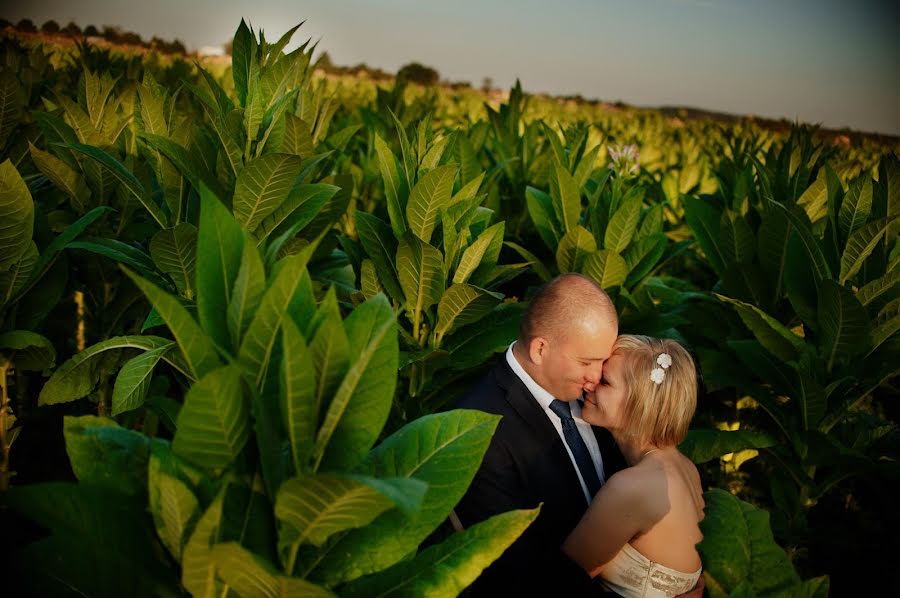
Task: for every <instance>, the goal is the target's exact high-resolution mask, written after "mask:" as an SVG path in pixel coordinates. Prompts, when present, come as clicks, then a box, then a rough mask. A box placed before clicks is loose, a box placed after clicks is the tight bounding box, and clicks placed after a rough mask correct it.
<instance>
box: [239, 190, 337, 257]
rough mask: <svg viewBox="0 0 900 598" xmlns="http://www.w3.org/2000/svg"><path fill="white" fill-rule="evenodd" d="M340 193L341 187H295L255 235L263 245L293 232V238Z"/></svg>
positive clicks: (261, 224) (257, 228)
mask: <svg viewBox="0 0 900 598" xmlns="http://www.w3.org/2000/svg"><path fill="white" fill-rule="evenodd" d="M338 191H340V188H339V187H336V186H334V185H326V184H324V183H316V184H313V185H295V186H294V187H293V188H291V190H290V192H289V193H288V196H287V198H286V199H285V200H284V201H283V202H282V203H281V205H279V206H278V207H277V208H275V210H274V211H273V212H272V213H271V214H269V215H268V216H267V217H266V218H265V219H264V220H263V221H262V222H260V223H259V226H257V227H256V230H255V231H254V232H253V234H254V235H255V236H256V238H257V239H259V242H260V243H262V242H263V241H264V240H266V239H267V238H269V237H270V236H271V235H273V234H275V235H276V237H278V236H281V235H283V234H285V233H288V232H290V231H293V233H292V234H291V236H293V235H296V234H297V233H298V232H300V231H301V230H303V229H304V227H306V226H307V225H308V224H309V223H310V222H312V221H313V219H315V217H316V216H317V215H318V214H319V213H320V212H321V211H322V209H323V208H324V207H325V206H326V205H327V204H328V202H329V201H330V200H331V199H332V198H333V197H334V196H335V195H336V194H337V193H338Z"/></svg>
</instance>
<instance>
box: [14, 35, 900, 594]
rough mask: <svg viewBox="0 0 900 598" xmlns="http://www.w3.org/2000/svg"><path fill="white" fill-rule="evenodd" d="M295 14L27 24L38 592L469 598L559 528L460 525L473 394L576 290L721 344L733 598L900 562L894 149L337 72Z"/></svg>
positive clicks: (26, 554) (486, 434) (483, 424)
mask: <svg viewBox="0 0 900 598" xmlns="http://www.w3.org/2000/svg"><path fill="white" fill-rule="evenodd" d="M296 29H297V28H294V29H292V30H291V31H289V32H287V33H286V34H284V36H283V37H281V38H280V39H278V40H277V41H275V42H272V41H269V40H266V39H265V38H264V36H263V35H262V34H261V33H255V32H253V31H252V30H251V29H250V28H249V27H247V26H246V25H245V24H244V23H243V22H242V23H241V25H240V27H239V28H238V30H237V32H236V34H235V37H234V41H233V62H232V65H231V67H230V68H228V69H227V70H225V71H224V72H211V71H209V70H206V69H205V68H203V66H202V64H200V63H194V62H186V61H184V60H181V59H177V58H175V59H172V58H166V59H164V60H163V59H160V58H159V57H158V56H157V55H155V54H152V53H150V54H147V55H142V56H130V55H124V54H120V53H116V52H112V51H109V50H101V49H98V48H96V47H92V46H89V45H81V44H79V45H77V46H75V47H74V48H65V49H61V48H56V47H51V46H45V45H41V44H39V43H34V42H27V43H26V42H22V41H18V40H17V39H15V38H13V37H8V38H4V39H2V40H0V69H2V70H0V391H2V395H0V398H2V407H0V449H2V455H0V525H2V529H3V538H4V541H3V544H4V549H5V550H6V551H8V552H9V554H8V555H6V556H4V557H3V558H4V562H5V564H7V565H9V566H8V567H4V570H6V571H7V573H6V574H5V575H4V585H5V586H6V587H7V588H9V587H18V588H26V589H27V591H26V592H25V594H24V595H42V596H64V595H80V596H133V597H135V598H137V597H139V596H179V595H185V594H186V593H189V594H190V595H193V596H212V595H219V596H225V595H235V596H287V595H304V596H342V597H355V596H374V595H387V594H390V595H401V594H402V595H405V596H418V595H425V594H426V593H427V594H428V595H430V596H455V595H457V594H458V593H459V592H460V591H462V589H464V588H465V587H466V586H467V585H469V584H470V583H471V582H472V581H473V580H474V579H475V578H476V577H477V576H478V574H479V573H480V572H481V570H482V569H483V568H484V567H485V566H486V565H487V564H488V563H490V562H491V561H492V560H493V559H494V558H496V557H497V556H498V555H499V554H501V553H502V551H503V550H504V549H505V548H506V547H507V546H509V544H510V543H511V542H513V541H514V540H515V539H516V538H517V537H518V536H519V534H521V533H522V531H523V530H524V529H525V528H526V527H527V526H528V525H529V524H530V522H531V521H532V520H533V519H534V517H535V516H536V511H517V512H510V513H505V514H502V515H498V516H497V517H495V518H493V519H490V520H488V521H485V522H484V523H482V524H479V525H476V526H474V527H472V528H470V529H468V530H467V531H465V532H463V533H458V534H450V535H446V537H442V538H437V539H436V538H435V534H434V532H435V530H437V529H438V528H439V527H440V526H441V523H442V522H443V521H444V520H445V519H446V518H447V515H448V513H449V512H450V510H451V509H452V508H453V507H454V505H455V504H456V502H457V501H458V500H459V499H460V497H461V496H462V495H463V493H464V492H465V490H466V488H467V486H468V484H469V483H470V481H471V479H472V477H473V475H474V473H475V471H476V469H477V467H478V465H479V463H480V460H481V456H482V455H483V454H484V451H485V450H486V448H487V446H488V443H489V441H490V438H491V435H492V433H493V431H494V428H495V427H496V425H497V419H498V418H496V417H495V416H491V415H488V414H484V413H479V412H471V411H458V410H451V409H450V407H451V406H452V404H453V402H454V400H455V398H456V397H458V396H459V395H460V394H461V393H462V392H464V391H465V390H466V389H467V388H468V387H469V386H470V385H471V384H472V383H473V381H475V380H477V378H478V377H480V376H481V375H482V374H483V373H484V372H485V369H486V368H487V367H489V366H490V364H491V363H492V362H493V360H494V359H495V358H496V356H497V354H498V353H499V352H501V351H503V350H504V349H505V348H506V347H507V346H508V344H509V343H510V342H511V340H512V339H513V338H514V337H515V335H516V333H517V328H518V320H519V317H520V315H521V313H522V311H523V308H524V306H525V305H527V301H528V298H529V294H530V293H532V292H533V291H534V289H536V288H537V287H538V286H539V285H540V284H541V283H542V282H543V281H545V280H548V279H550V278H551V277H553V276H555V275H557V274H559V273H562V272H581V273H584V274H585V275H587V276H589V277H591V278H593V279H594V280H596V281H597V282H598V283H600V284H601V285H602V286H603V287H604V288H605V289H606V290H607V291H608V292H609V294H610V296H611V297H613V299H614V301H615V304H616V307H617V310H618V312H619V314H620V318H621V324H620V329H621V330H623V331H627V332H632V333H643V334H650V335H655V336H666V337H673V338H677V339H680V340H681V341H683V342H684V343H685V344H686V345H688V346H689V347H691V349H692V350H693V352H694V353H695V355H696V356H697V358H698V361H699V364H700V366H701V370H702V375H703V389H702V394H701V396H700V398H699V403H698V412H697V416H696V417H695V419H694V423H693V426H692V431H691V433H690V435H689V437H688V439H687V440H686V441H685V443H684V444H683V445H682V446H681V449H682V451H683V452H684V453H685V454H687V455H688V456H690V457H691V458H692V459H693V460H694V461H695V462H696V463H697V464H698V466H699V467H700V469H701V472H702V475H703V483H704V487H705V488H706V489H707V493H706V495H705V498H706V504H707V512H706V518H705V520H704V521H703V523H702V527H703V532H704V535H705V538H704V540H703V542H702V543H701V544H700V545H699V549H700V552H701V555H702V557H703V562H704V576H705V581H706V594H707V595H708V596H712V597H722V596H742V597H747V596H758V597H767V596H827V595H828V594H829V592H832V593H834V594H835V595H842V594H844V593H847V592H852V591H853V590H852V589H851V588H854V587H855V585H854V584H856V582H857V577H856V574H855V573H854V572H855V571H857V569H859V568H861V567H865V570H866V571H870V570H877V571H883V570H890V569H889V568H890V567H892V566H893V562H892V561H893V553H892V551H891V550H888V549H887V547H888V546H893V545H894V544H895V537H894V536H893V535H892V532H896V530H897V529H898V514H897V509H896V498H895V497H894V496H892V495H890V494H889V493H888V492H887V491H886V488H891V487H893V488H896V487H898V485H897V484H898V482H900V479H898V478H900V476H898V473H900V471H898V466H897V457H898V453H900V451H898V430H897V421H898V405H897V403H898V390H897V381H898V379H897V374H898V371H900V333H898V330H900V284H898V282H900V267H898V256H900V242H898V232H900V216H898V215H900V161H898V148H900V146H898V145H897V143H896V142H894V144H893V145H891V144H890V143H881V144H876V143H874V142H872V141H869V140H866V139H856V138H854V139H852V140H851V141H850V142H849V143H848V142H846V141H847V140H846V139H844V142H840V143H835V142H833V140H832V137H829V136H826V135H823V134H822V132H821V131H818V130H816V129H814V128H810V127H807V126H795V127H794V128H792V129H790V130H789V131H783V132H779V131H772V130H767V129H762V128H760V127H759V126H757V125H755V124H753V123H752V122H750V121H746V122H738V123H735V124H731V125H722V124H716V123H712V122H709V121H688V122H681V121H679V120H677V119H671V118H667V117H665V116H663V115H661V114H660V113H658V112H654V111H649V110H635V109H629V108H624V109H622V108H620V109H612V108H609V107H604V106H603V105H600V104H593V105H591V104H580V105H577V104H574V103H566V102H561V101H556V100H553V99H548V98H540V97H529V96H526V95H525V94H523V92H522V90H521V88H520V87H519V86H518V85H516V87H515V88H513V89H512V90H510V92H509V94H508V97H507V98H506V99H505V100H504V101H502V102H499V103H498V102H485V100H484V98H483V97H482V96H481V95H480V94H479V93H478V92H476V91H473V90H462V91H450V90H447V89H442V88H429V89H422V88H418V87H415V86H407V85H405V84H404V83H403V82H402V81H398V82H394V83H390V84H387V85H381V86H376V85H375V84H374V83H372V82H368V81H362V80H356V79H352V78H347V79H335V78H327V77H325V76H323V75H322V74H321V73H319V72H317V71H315V70H314V64H312V63H311V60H312V55H313V48H312V47H311V46H310V45H309V44H308V43H307V44H304V45H302V46H300V47H299V48H297V49H296V50H293V51H291V52H289V53H286V52H285V48H286V47H287V46H288V44H289V41H290V39H291V37H292V36H293V35H294V34H295V32H296V31H295V30H296ZM219 70H220V71H221V69H219ZM426 539H428V542H426ZM884 583H886V584H891V583H893V584H894V586H893V587H890V586H886V587H885V588H884V591H885V593H886V594H887V593H896V592H898V591H900V588H898V587H897V585H896V584H897V582H896V581H891V577H890V576H884Z"/></svg>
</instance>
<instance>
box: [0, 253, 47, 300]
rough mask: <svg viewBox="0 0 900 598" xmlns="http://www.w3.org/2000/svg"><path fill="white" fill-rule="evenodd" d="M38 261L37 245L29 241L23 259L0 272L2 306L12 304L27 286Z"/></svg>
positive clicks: (32, 277)
mask: <svg viewBox="0 0 900 598" xmlns="http://www.w3.org/2000/svg"><path fill="white" fill-rule="evenodd" d="M37 262H38V249H37V245H35V243H34V241H29V242H28V249H26V250H25V253H24V254H22V257H21V259H19V261H18V262H16V263H15V264H13V265H12V266H10V268H9V269H8V270H6V272H0V308H2V307H3V306H5V305H8V304H11V303H12V302H13V301H14V299H15V298H16V297H18V296H19V295H20V294H21V293H22V291H23V290H25V289H26V288H27V286H28V281H29V280H33V279H34V275H35V270H36V265H37ZM17 315H18V314H17Z"/></svg>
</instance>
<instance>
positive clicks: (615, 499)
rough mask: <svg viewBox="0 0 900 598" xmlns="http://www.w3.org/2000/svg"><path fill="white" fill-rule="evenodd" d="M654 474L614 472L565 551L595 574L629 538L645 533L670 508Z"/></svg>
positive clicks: (626, 471) (571, 537)
mask: <svg viewBox="0 0 900 598" xmlns="http://www.w3.org/2000/svg"><path fill="white" fill-rule="evenodd" d="M648 477H649V478H650V479H648ZM653 477H656V476H652V474H651V475H650V476H648V475H647V473H646V472H642V471H636V470H635V469H626V470H623V471H620V472H619V473H617V474H615V475H614V476H612V477H611V478H610V479H609V481H608V482H607V483H606V484H605V485H604V486H603V487H602V488H601V489H600V491H599V492H598V493H597V495H596V496H595V497H594V500H593V502H591V506H590V507H588V510H587V512H586V513H585V514H584V516H583V517H582V518H581V521H580V522H578V525H577V526H575V529H574V530H573V531H572V533H571V534H569V537H568V538H566V540H565V542H563V546H562V550H563V552H565V553H566V554H567V555H568V556H569V558H570V559H572V560H573V561H575V562H576V563H578V564H579V565H581V567H582V568H583V569H584V570H585V571H587V572H588V573H589V574H590V576H591V577H596V576H597V575H598V574H599V573H600V572H601V571H602V570H603V566H604V565H606V564H607V563H608V562H609V561H611V560H612V559H613V558H614V557H615V556H616V555H617V554H618V553H619V551H620V550H622V547H623V546H624V545H625V544H626V543H628V541H629V540H631V539H632V538H634V537H635V536H637V535H638V534H641V533H645V532H646V531H647V530H649V529H650V528H651V527H653V525H655V524H656V522H657V521H659V520H660V519H661V518H662V515H664V514H665V513H666V512H667V511H668V506H667V504H668V496H667V493H666V492H665V490H664V489H663V491H662V492H660V491H659V489H658V488H654V485H656V484H654V480H653V479H652V478H653ZM662 503H665V504H662Z"/></svg>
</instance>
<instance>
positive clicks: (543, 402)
mask: <svg viewBox="0 0 900 598" xmlns="http://www.w3.org/2000/svg"><path fill="white" fill-rule="evenodd" d="M515 344H516V343H515V341H513V343H512V344H511V345H510V346H509V349H507V350H506V362H507V363H508V364H509V367H510V368H512V371H513V372H515V374H516V376H518V377H519V379H520V380H521V381H522V382H523V383H524V384H525V386H526V388H528V391H529V392H530V393H531V396H533V397H534V399H535V400H536V401H537V402H538V404H539V405H540V406H541V408H542V409H543V410H544V415H546V416H547V419H549V420H550V423H551V424H553V427H554V428H556V433H557V434H559V437H560V438H561V439H562V441H563V446H564V447H566V453H567V454H568V455H569V460H570V461H571V462H572V467H573V468H575V473H576V474H577V475H578V481H579V483H581V490H582V492H584V497H585V498H586V499H587V501H588V503H590V502H591V499H592V498H593V497H592V496H591V495H590V493H589V492H588V488H587V484H585V482H584V479H583V478H582V477H581V471H580V470H579V469H578V465H577V464H576V463H575V457H574V456H573V455H572V450H571V449H570V448H569V443H567V442H566V438H565V436H563V431H562V420H560V419H559V416H558V415H556V414H555V413H553V411H552V410H551V409H550V403H551V402H553V400H554V399H555V398H556V397H554V396H553V395H552V394H550V393H549V392H547V391H546V390H545V389H544V388H542V387H541V386H540V385H539V384H538V383H537V382H535V381H534V378H532V377H531V376H530V375H529V374H528V372H526V371H525V368H523V367H522V364H520V363H519V361H518V360H517V359H516V356H515V355H514V354H513V346H514V345H515ZM568 403H569V407H570V409H571V411H572V417H574V418H575V426H576V427H577V428H578V433H579V434H581V437H582V438H583V439H584V444H585V445H587V449H588V452H589V453H590V455H591V461H593V463H594V468H595V469H596V470H597V476H598V477H599V478H600V483H601V484H603V483H605V482H606V476H605V475H604V474H603V457H602V456H601V455H600V447H599V446H598V445H597V437H596V436H594V432H593V430H592V429H591V425H590V424H589V423H587V422H586V421H584V420H583V419H581V405H580V404H579V403H578V401H568Z"/></svg>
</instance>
